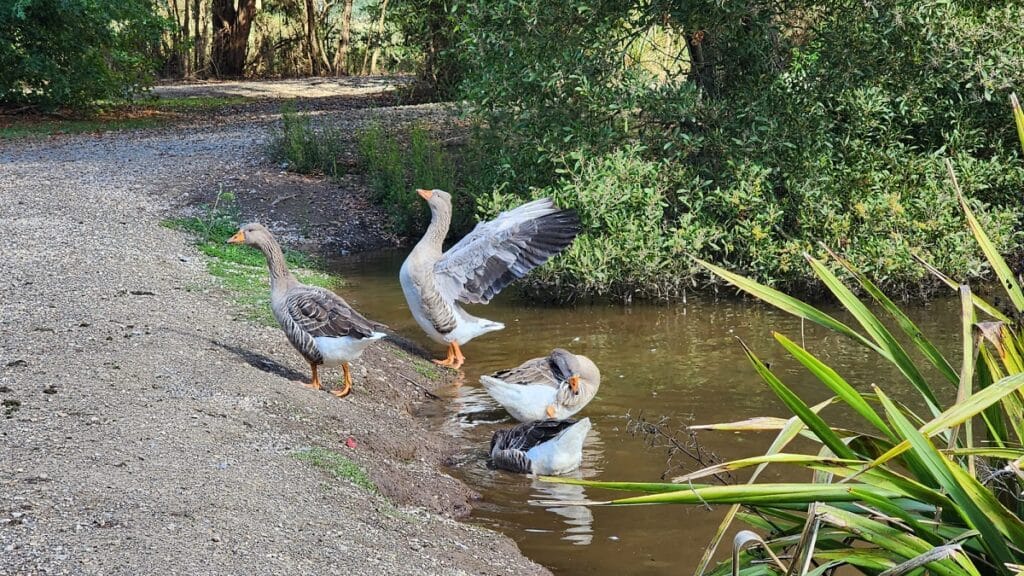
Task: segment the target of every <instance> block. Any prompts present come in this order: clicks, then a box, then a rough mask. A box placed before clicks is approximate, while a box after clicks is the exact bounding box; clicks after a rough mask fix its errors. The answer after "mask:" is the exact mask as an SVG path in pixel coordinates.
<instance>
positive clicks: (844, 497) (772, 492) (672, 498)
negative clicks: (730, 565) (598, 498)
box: [609, 483, 899, 506]
mask: <svg viewBox="0 0 1024 576" xmlns="http://www.w3.org/2000/svg"><path fill="white" fill-rule="evenodd" d="M677 486H678V485H677ZM853 489H859V490H863V491H866V492H869V493H872V494H875V495H876V496H878V497H880V498H897V497H898V496H899V494H897V493H895V492H892V491H890V490H882V489H880V488H876V487H874V486H871V485H869V484H862V483H850V484H800V483H773V484H735V485H729V486H706V487H703V488H697V489H692V490H691V489H686V490H676V491H675V492H663V493H661V494H648V495H645V496H633V497H630V498H622V499H619V500H612V501H611V502H609V504H612V505H616V506H630V505H636V504H734V503H735V504H747V505H751V506H756V505H764V506H775V505H779V504H809V503H811V502H816V501H820V502H856V501H857V499H858V498H857V496H855V495H853V494H852V493H851V492H850V491H851V490H853Z"/></svg>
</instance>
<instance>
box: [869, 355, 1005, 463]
mask: <svg viewBox="0 0 1024 576" xmlns="http://www.w3.org/2000/svg"><path fill="white" fill-rule="evenodd" d="M1022 386H1024V373H1022V374H1014V375H1013V376H1007V377H1005V378H1003V379H1001V380H1000V381H998V382H996V383H995V384H993V385H991V386H989V387H987V388H985V389H984V390H980V391H978V393H976V394H974V395H972V396H971V397H970V398H969V399H968V400H967V401H966V402H964V403H962V404H953V405H952V406H950V407H949V409H947V410H946V411H945V412H943V413H942V414H940V415H938V416H937V417H936V418H934V419H932V420H930V421H928V422H926V423H925V424H924V425H923V426H921V428H920V433H921V434H923V435H925V436H934V435H936V434H938V433H939V432H941V431H943V430H947V429H949V428H952V427H953V426H957V425H959V424H963V423H964V422H965V421H966V420H967V419H968V418H973V417H975V416H977V415H978V414H980V413H981V412H982V411H983V410H985V409H986V408H988V407H989V406H992V405H993V404H995V403H996V402H999V401H1000V400H1002V399H1004V398H1005V397H1007V396H1010V395H1012V394H1014V393H1016V392H1017V391H1018V390H1020V388H1021V387H1022ZM875 391H876V393H878V389H877V388H876V389H875ZM879 398H881V395H879ZM890 402H891V401H890ZM909 448H910V441H909V440H904V441H902V442H900V443H899V444H897V445H896V446H893V448H892V449H891V450H889V451H888V452H886V453H885V454H882V455H881V456H879V457H878V458H876V459H874V460H873V461H872V462H871V464H870V466H871V467H874V466H878V465H880V464H883V463H885V462H888V461H889V460H891V459H892V458H894V457H896V456H898V455H900V454H902V453H903V452H906V451H907V450H908V449H909Z"/></svg>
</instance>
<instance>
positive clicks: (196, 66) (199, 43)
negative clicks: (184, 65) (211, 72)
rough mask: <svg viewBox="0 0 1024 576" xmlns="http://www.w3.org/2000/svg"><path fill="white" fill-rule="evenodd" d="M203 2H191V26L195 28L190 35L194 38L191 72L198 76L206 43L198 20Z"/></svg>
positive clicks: (201, 0)
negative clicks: (193, 32)
mask: <svg viewBox="0 0 1024 576" xmlns="http://www.w3.org/2000/svg"><path fill="white" fill-rule="evenodd" d="M202 3H203V0H192V26H194V27H195V30H196V32H195V34H193V35H192V37H193V38H195V44H194V45H193V46H192V57H193V62H192V70H194V71H195V73H196V74H197V75H198V74H199V71H200V70H202V69H203V62H202V54H203V53H204V51H205V50H206V41H205V40H204V34H203V32H204V31H203V22H202V20H200V18H199V15H200V14H201V13H202V12H201V10H202V6H201V5H202Z"/></svg>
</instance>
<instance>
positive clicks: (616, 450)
mask: <svg viewBox="0 0 1024 576" xmlns="http://www.w3.org/2000/svg"><path fill="white" fill-rule="evenodd" d="M402 256H403V254H401V253H398V254H392V255H383V256H377V257H371V258H363V259H361V260H356V261H346V262H340V263H338V267H337V269H338V271H339V272H341V273H342V274H343V275H344V276H345V278H346V280H348V281H349V285H348V286H346V288H345V289H344V290H343V291H342V292H343V294H344V295H345V297H346V298H348V299H349V301H351V302H353V304H354V305H356V306H357V307H358V308H359V309H360V310H361V311H362V312H364V313H365V314H366V315H367V316H369V317H371V318H374V319H376V320H380V321H382V322H384V323H386V324H388V325H390V326H391V327H392V328H393V329H395V330H396V331H398V332H400V333H402V334H404V335H406V336H408V337H410V338H413V339H415V340H416V341H417V342H419V343H421V344H423V345H424V346H427V347H430V348H431V349H432V350H434V351H435V353H437V354H438V355H440V354H442V352H443V350H441V349H440V348H439V347H437V346H436V345H435V344H434V343H432V342H430V341H429V340H428V339H427V338H426V337H425V336H424V335H423V333H422V331H421V330H420V329H419V327H418V326H416V324H415V322H414V321H413V319H412V316H411V315H410V313H409V311H408V309H407V308H406V305H405V300H404V298H403V297H402V294H401V290H400V288H399V286H398V282H397V273H398V267H399V266H400V265H401V261H402ZM821 307H822V308H823V309H824V310H825V311H826V312H828V313H830V314H834V315H836V316H837V317H838V318H839V319H840V320H843V321H851V320H849V319H848V318H847V317H846V316H845V315H844V314H843V313H842V312H841V311H839V310H837V309H836V308H835V307H834V306H829V305H822V306H821ZM958 307H959V304H958V303H957V302H956V301H955V300H948V301H939V302H935V303H933V304H931V305H929V306H922V307H918V308H911V309H909V313H910V316H911V317H912V319H913V320H914V321H915V322H916V323H918V325H919V326H920V327H921V329H922V330H923V331H924V332H925V334H926V335H927V336H928V337H929V338H931V339H932V340H933V341H934V342H935V343H936V344H937V345H939V346H940V348H941V349H944V350H950V351H953V350H956V347H957V342H956V339H957V335H958V334H959V329H958V327H957V326H956V324H955V322H956V319H957V317H958V312H957V310H958ZM470 312H471V313H473V314H478V315H482V316H483V317H485V318H489V319H492V320H495V321H499V322H504V323H505V325H506V328H505V330H503V331H500V332H495V333H492V334H487V335H485V336H482V337H480V338H478V339H476V340H474V341H473V342H471V343H469V344H468V345H466V346H465V347H464V348H463V350H464V352H465V354H466V356H467V362H466V366H465V367H464V368H465V380H464V383H463V384H462V385H461V386H458V387H454V388H452V389H451V390H449V391H446V392H445V398H443V399H442V400H439V401H436V402H431V403H427V404H424V405H423V407H422V409H421V410H422V414H423V415H424V416H426V417H430V418H432V419H433V420H434V421H435V422H437V425H438V426H439V427H442V428H444V429H445V430H446V431H448V432H449V433H451V434H454V435H456V436H459V437H462V438H464V439H465V440H466V445H467V446H469V448H467V450H466V452H465V453H463V454H461V455H459V458H458V459H457V464H456V466H455V469H454V471H453V472H454V474H455V475H456V476H458V477H460V478H461V479H463V480H464V481H465V482H467V483H468V484H469V485H470V486H472V487H473V488H474V489H476V490H477V491H479V492H480V493H481V494H482V496H483V500H482V501H481V502H480V503H479V505H478V506H477V508H476V510H475V512H474V517H475V519H476V520H477V521H479V522H481V523H483V524H486V525H488V526H491V527H493V528H495V529H498V530H501V531H502V532H504V533H506V534H508V535H509V536H511V537H512V538H514V539H515V540H516V541H517V542H518V544H519V546H520V548H521V549H522V550H523V552H524V553H525V554H526V555H528V556H529V557H531V558H533V559H534V560H536V561H538V562H540V563H542V564H544V565H545V566H548V567H550V568H551V569H552V570H553V571H554V572H556V573H559V572H566V573H574V574H575V573H595V574H651V575H654V574H678V573H685V572H688V571H692V569H693V568H694V566H695V564H696V563H697V562H698V561H699V559H700V556H701V553H702V549H703V545H704V544H705V543H706V542H708V541H710V539H711V537H712V536H713V534H714V531H715V529H716V528H717V525H718V522H719V520H720V518H721V515H722V513H723V512H724V511H723V510H719V509H715V510H710V511H709V510H707V509H704V508H700V507H685V506H672V507H628V508H627V507H622V508H610V507H602V508H593V509H587V508H581V507H579V506H574V505H566V506H534V505H530V504H529V502H530V501H531V500H548V501H550V500H558V501H562V502H572V501H578V500H580V499H583V498H591V499H596V500H604V499H608V498H610V497H614V496H621V494H610V493H604V492H602V491H594V490H586V491H584V490H582V489H581V488H579V487H571V486H564V485H547V484H544V483H540V482H537V481H536V480H534V479H531V478H529V477H526V476H520V475H515V474H510V473H507V472H504V471H496V470H490V469H488V468H487V466H486V464H485V461H486V457H487V448H488V445H489V441H490V437H491V434H492V433H493V431H494V430H495V429H497V428H499V427H507V426H513V425H514V424H515V423H514V422H513V421H512V420H511V419H510V418H509V417H508V415H507V414H506V413H505V412H504V410H502V409H501V408H500V407H499V406H498V405H497V404H496V403H494V402H493V401H492V400H491V399H490V397H489V396H487V394H486V392H484V390H483V389H482V388H481V387H480V386H479V384H478V379H479V376H480V374H483V373H489V372H493V371H496V370H499V369H502V368H509V367H513V366H517V365H519V364H520V363H522V362H523V361H524V360H526V359H529V358H534V357H537V356H543V355H546V354H548V353H549V352H550V351H551V349H552V348H555V347H564V348H566V349H568V350H570V351H571V352H574V353H578V354H585V355H587V356H588V357H590V358H591V359H592V360H594V362H595V363H596V364H597V365H598V366H599V367H600V368H601V372H602V382H601V389H600V390H599V391H598V394H597V396H596V397H595V398H594V400H593V401H592V402H591V403H590V404H588V405H587V407H586V408H585V409H584V410H583V411H582V412H581V413H580V415H579V416H580V417H583V416H587V417H590V419H591V422H592V423H593V429H592V430H591V433H590V436H589V437H588V439H587V443H586V445H585V450H584V459H583V466H582V468H581V470H580V472H579V474H580V475H581V477H586V478H595V479H601V480H622V481H657V480H659V479H660V477H661V475H662V473H663V472H664V471H665V468H666V462H665V453H664V450H656V449H650V448H649V447H647V446H646V445H645V443H644V440H643V438H640V437H635V436H633V435H631V434H629V433H628V432H627V430H626V418H625V414H627V413H633V414H637V413H640V412H643V413H645V414H648V415H650V416H651V417H655V418H656V417H659V416H672V417H674V419H675V420H676V421H687V422H691V421H692V422H695V423H700V424H707V423H714V422H728V421H736V420H742V419H745V418H750V417H754V416H788V414H787V413H786V410H785V407H784V406H783V405H782V404H781V403H780V402H779V401H778V400H777V399H776V398H775V397H774V395H773V394H772V393H771V392H770V391H769V390H768V389H767V387H766V386H765V385H764V383H763V382H762V381H761V380H760V379H759V378H758V377H757V375H756V374H755V373H754V371H753V370H752V369H751V367H750V364H749V362H748V360H747V358H746V356H745V354H744V353H743V350H742V349H741V347H740V346H739V344H738V339H742V340H743V341H744V342H746V343H747V344H748V345H749V346H750V347H751V348H752V349H753V350H754V351H755V352H756V353H757V354H758V355H759V356H760V357H761V359H762V360H764V361H765V362H769V363H771V365H772V369H773V370H774V371H775V372H776V373H777V374H778V375H779V377H780V378H781V379H782V380H783V381H784V382H785V383H786V384H787V385H788V386H789V387H790V388H792V389H793V390H794V391H795V392H796V393H797V394H799V395H800V396H801V397H802V398H804V400H805V401H807V402H809V403H817V402H820V401H822V400H824V399H825V398H828V397H830V396H831V395H832V394H831V392H830V391H829V390H827V389H825V388H823V387H822V386H821V385H820V383H818V382H816V381H815V380H814V379H813V377H811V376H810V375H808V374H807V373H806V371H805V370H804V369H803V368H802V367H801V366H800V365H799V364H798V363H797V362H796V361H794V360H793V359H792V358H790V357H789V356H787V355H786V354H784V352H783V350H782V349H781V348H780V347H779V346H778V344H777V343H776V342H775V340H774V339H773V337H772V332H773V331H778V332H781V333H783V334H785V335H787V336H788V337H789V338H791V339H792V340H794V341H796V342H798V343H799V342H801V341H806V344H807V348H808V349H809V350H810V351H811V352H812V353H814V354H815V355H817V356H818V357H819V358H821V359H822V360H823V361H825V362H827V363H828V364H829V365H831V366H833V367H834V368H836V370H837V371H839V372H840V374H841V375H842V376H843V377H844V378H846V380H847V381H849V382H850V383H851V384H852V385H853V386H855V387H857V388H858V389H860V390H869V389H870V385H871V384H881V385H883V387H884V388H885V389H886V392H888V393H890V394H891V395H893V396H895V397H897V398H900V399H910V398H913V397H914V393H913V391H912V390H911V389H910V387H909V385H908V384H907V383H906V381H905V380H904V379H903V378H901V377H899V375H898V373H897V372H896V371H895V370H894V369H892V368H891V367H889V366H887V365H880V364H879V362H878V361H877V358H876V357H875V356H874V355H873V354H872V353H871V352H870V351H868V350H867V349H865V348H864V347H861V346H858V345H856V344H853V343H851V342H850V341H849V340H846V339H843V338H840V337H837V336H835V335H834V334H832V333H829V332H827V331H825V330H824V329H821V328H819V327H817V326H814V325H810V324H808V325H802V323H801V322H800V320H798V319H796V318H793V317H791V316H788V315H786V314H784V313H781V312H778V311H776V310H774V309H772V308H769V307H766V306H763V305H759V304H756V303H751V302H737V301H717V302H716V301H695V300H691V301H690V302H689V304H688V305H685V306H661V307H659V306H639V305H638V306H633V307H631V308H623V307H620V306H614V305H593V306H579V307H576V308H553V307H544V306H533V305H526V304H524V303H522V302H518V301H516V300H515V299H514V298H511V297H509V296H508V295H506V294H503V295H501V296H499V297H498V298H497V299H495V301H494V302H492V304H491V305H489V306H488V307H486V309H483V308H480V309H473V310H471V311H470ZM947 392H948V393H949V394H950V395H952V394H954V393H955V390H953V389H952V388H950V389H949V390H948V391H947ZM825 415H827V417H828V418H829V419H830V420H831V421H834V422H836V423H837V424H838V425H841V426H849V425H855V424H856V422H857V421H856V419H855V416H854V415H852V414H850V413H848V412H844V411H843V410H842V409H839V408H836V407H831V408H827V409H826V412H825ZM770 441H771V437H770V436H768V435H761V436H758V435H750V434H734V433H715V432H707V433H701V434H700V442H701V445H702V447H703V448H704V449H706V450H707V451H711V452H714V453H716V454H717V455H718V456H719V457H720V458H723V459H734V458H741V457H745V456H752V455H755V454H759V453H763V452H764V450H765V449H766V448H767V446H768V444H769V443H770ZM692 469H693V468H691V469H689V470H684V471H679V472H678V473H682V472H685V471H692ZM784 473H785V474H788V475H789V477H788V479H796V480H802V479H804V478H803V477H799V476H798V477H795V478H793V477H792V476H793V474H794V473H793V472H791V471H782V472H780V471H779V470H776V469H775V468H768V469H767V470H766V472H765V474H764V475H763V478H764V479H765V480H766V481H771V480H778V479H779V478H781V477H782V474H784ZM681 543H690V544H689V545H681Z"/></svg>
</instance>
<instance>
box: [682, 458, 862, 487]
mask: <svg viewBox="0 0 1024 576" xmlns="http://www.w3.org/2000/svg"><path fill="white" fill-rule="evenodd" d="M861 462H862V461H861V460H842V459H839V458H831V457H827V456H813V455H810V454H786V453H779V454H765V455H763V456H752V457H750V458H741V459H739V460H730V461H729V462H722V463H721V464H715V465H714V466H708V467H707V468H702V469H700V470H697V471H695V472H690V473H689V474H684V475H682V476H676V477H675V478H673V479H672V481H673V482H676V483H684V482H692V481H694V480H699V479H701V478H707V477H708V476H714V475H715V474H722V473H725V472H732V471H735V470H742V469H744V468H749V467H751V466H758V465H760V464H795V465H801V466H809V465H812V464H818V465H822V466H847V467H849V468H853V467H854V465H856V464H859V463H861Z"/></svg>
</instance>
